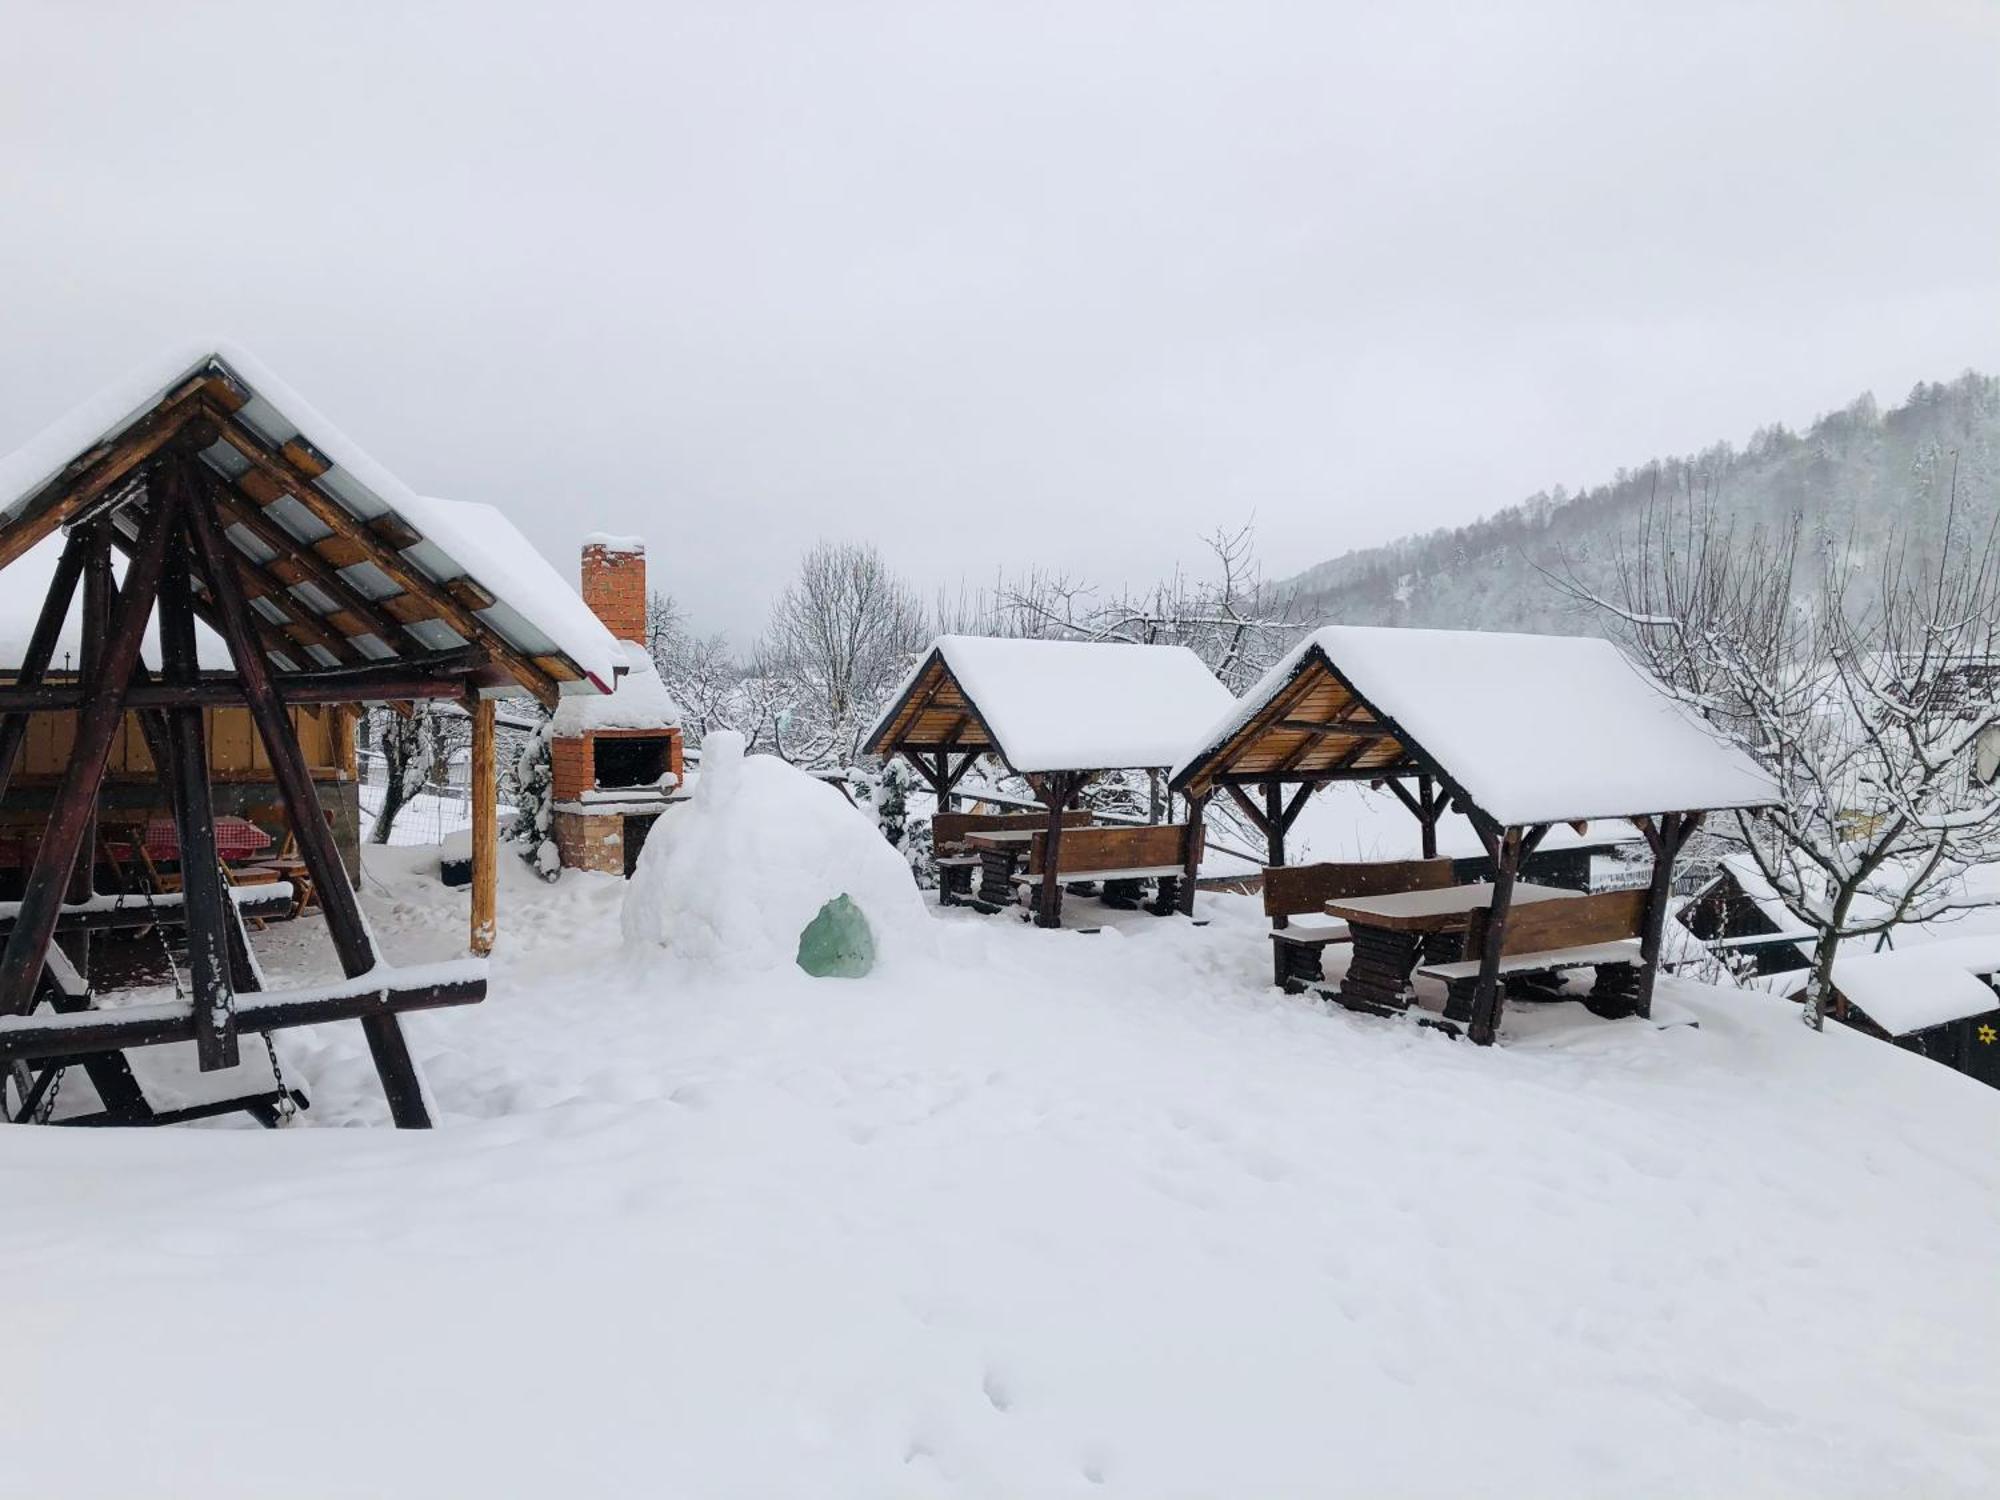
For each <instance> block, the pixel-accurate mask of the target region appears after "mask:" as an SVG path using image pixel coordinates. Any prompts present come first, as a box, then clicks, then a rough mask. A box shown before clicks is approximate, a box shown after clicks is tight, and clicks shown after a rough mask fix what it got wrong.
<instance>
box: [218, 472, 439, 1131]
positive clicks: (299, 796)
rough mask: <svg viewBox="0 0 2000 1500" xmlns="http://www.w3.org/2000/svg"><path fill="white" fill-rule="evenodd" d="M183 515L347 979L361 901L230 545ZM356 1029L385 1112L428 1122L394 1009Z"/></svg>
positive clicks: (413, 1123) (364, 934)
mask: <svg viewBox="0 0 2000 1500" xmlns="http://www.w3.org/2000/svg"><path fill="white" fill-rule="evenodd" d="M188 519H189V522H190V526H189V529H190V531H191V533H192V535H193V537H194V544H195V550H196V552H197V553H198V554H199V555H200V558H201V564H202V573H203V575H204V577H205V578H206V579H207V581H208V587H209V592H210V595H211V597H213V599H214V600H215V605H216V616H217V619H218V621H219V622H220V624H221V625H222V627H223V629H222V634H223V638H224V640H225V641H226V642H227V643H228V646H229V654H230V657H231V659H232V660H233V661H234V663H235V665H236V670H237V672H238V673H239V674H240V675H241V677H242V687H243V698H244V701H245V703H247V704H248V705H249V709H250V717H251V719H252V721H253V722H254V723H255V724H256V725H257V733H258V736H259V737H260V738H261V739H262V740H263V741H264V750H265V753H266V754H267V755H268V756H269V757H270V760H271V771H272V774H273V777H274V779H275V780H276V781H277V783H278V788H279V791H280V793H281V795H282V796H283V798H284V802H285V808H286V811H287V813H288V814H289V815H290V818H291V824H292V833H293V836H294V837H295V838H297V840H298V844H299V855H300V857H301V858H303V859H304V860H305V862H306V870H307V872H308V873H309V874H310V875H311V876H312V879H313V885H314V887H315V889H316V890H317V891H318V893H319V900H320V910H321V911H322V913H323V914H324V915H325V917H326V928H327V934H328V936H330V937H331V938H332V939H333V948H334V952H335V954H337V955H338V957H339V959H340V967H341V972H342V973H344V974H346V975H347V977H348V978H350V979H352V978H354V977H355V976H357V975H360V974H365V973H367V972H368V971H369V970H370V969H372V968H374V967H375V965H376V954H375V943H374V940H373V939H372V938H371V937H370V936H369V933H368V924H367V923H366V922H365V921H364V920H363V919H362V916H361V903H360V901H359V899H358V898H357V897H356V896H355V894H354V886H353V883H352V882H351V881H349V880H348V878H347V867H346V866H345V865H343V864H342V863H341V862H340V850H339V848H338V847H337V846H336V845H335V843H334V841H333V830H332V829H331V828H329V827H328V826H327V822H326V818H325V816H324V815H323V814H322V813H321V811H320V805H319V795H318V793H317V792H316V791H315V790H314V789H313V783H312V772H311V771H310V770H309V769H308V768H307V766H306V761H305V755H304V753H303V752H302V751H301V750H300V749H299V741H298V736H297V735H296V734H295V733H294V732H293V729H292V721H291V717H290V716H289V715H288V714H287V713H286V711H285V705H284V703H283V701H282V700H281V699H280V698H279V696H278V692H277V689H276V687H274V686H273V684H272V682H271V673H270V669H269V667H268V666H267V665H266V663H265V660H264V654H263V652H262V651H261V650H260V649H259V648H258V644H257V637H256V632H255V630H254V628H253V627H252V625H251V621H250V607H249V604H248V603H247V602H246V601H245V599H244V597H243V590H242V585H241V583H240V582H239V581H238V579H237V576H236V572H235V570H234V569H233V568H232V567H231V566H230V565H229V558H228V553H227V551H226V548H227V546H228V544H227V543H226V542H224V541H223V539H222V534H221V532H220V530H219V529H218V528H217V527H216V524H215V522H214V520H213V519H212V518H211V517H210V516H209V514H208V512H207V509H206V508H205V507H204V506H202V505H199V504H197V505H194V506H191V507H190V508H189V516H188ZM361 1028H362V1031H363V1033H364V1034H365V1035H366V1036H367V1038H368V1051H369V1053H370V1054H371V1055H372V1056H373V1058H374V1060H375V1071H376V1073H377V1075H378V1076H379V1077H380V1078H381V1080H382V1092H383V1093H384V1094H385V1095H387V1096H388V1100H389V1115H390V1118H391V1119H393V1120H394V1121H395V1123H396V1125H397V1126H398V1127H399V1128H402V1129H426V1128H428V1127H429V1125H430V1123H431V1119H430V1109H429V1106H428V1105H427V1104H426V1103H425V1102H424V1090H423V1082H422V1080H421V1079H419V1078H418V1076H417V1067H416V1063H415V1062H414V1061H413V1060H412V1059H411V1057H410V1049H409V1044H408V1043H407V1042H406V1041H405V1040H404V1039H403V1032H402V1028H401V1027H400V1026H399V1025H398V1024H397V1022H396V1017H395V1015H394V1013H393V1012H388V1013H377V1014H370V1015H367V1016H364V1017H362V1020H361Z"/></svg>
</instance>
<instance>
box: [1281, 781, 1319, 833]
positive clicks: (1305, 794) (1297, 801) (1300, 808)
mask: <svg viewBox="0 0 2000 1500" xmlns="http://www.w3.org/2000/svg"><path fill="white" fill-rule="evenodd" d="M1313 791H1314V788H1313V785H1312V783H1311V782H1307V783H1306V784H1305V785H1304V786H1301V787H1300V788H1299V789H1298V790H1297V791H1295V792H1293V793H1292V800H1291V801H1290V802H1288V803H1286V804H1285V811H1284V815H1283V816H1282V817H1281V818H1280V819H1279V820H1278V829H1279V831H1280V832H1282V833H1290V832H1291V831H1292V825H1293V824H1294V823H1296V822H1298V820H1299V814H1300V813H1302V812H1304V811H1305V809H1306V801H1307V799H1308V798H1310V797H1311V796H1312V794H1313Z"/></svg>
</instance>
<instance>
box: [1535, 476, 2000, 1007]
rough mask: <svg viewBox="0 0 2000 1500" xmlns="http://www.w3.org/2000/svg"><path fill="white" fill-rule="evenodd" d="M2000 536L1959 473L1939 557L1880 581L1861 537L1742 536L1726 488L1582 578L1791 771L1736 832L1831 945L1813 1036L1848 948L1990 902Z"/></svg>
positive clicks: (1997, 854) (1675, 514)
mask: <svg viewBox="0 0 2000 1500" xmlns="http://www.w3.org/2000/svg"><path fill="white" fill-rule="evenodd" d="M1995 527H2000V520H1996V522H1995V523H1994V526H1993V527H1989V528H1988V529H1987V530H1986V531H1985V533H1984V534H1983V535H1979V534H1976V533H1973V534H1968V531H1967V528H1966V525H1965V521H1964V517H1963V516H1962V515H1961V514H1960V512H1959V508H1958V499H1957V486H1956V482H1955V481H1954V484H1953V487H1952V495H1951V499H1950V502H1949V507H1948V512H1947V515H1946V518H1945V526H1944V545H1943V547H1942V548H1941V550H1939V551H1938V552H1937V553H1936V554H1935V556H1934V558H1930V559H1918V558H1916V557H1914V556H1913V553H1912V549H1911V548H1909V547H1908V546H1906V545H1904V544H1903V543H1902V542H1901V541H1892V542H1891V543H1890V544H1889V545H1888V546H1887V547H1886V548H1884V549H1883V550H1882V552H1881V553H1880V555H1879V557H1878V559H1877V560H1876V565H1875V569H1874V572H1873V573H1872V574H1870V573H1868V572H1867V571H1866V569H1865V568H1864V567H1862V566H1860V565H1858V564H1857V563H1856V560H1855V549H1854V547H1853V546H1852V544H1851V539H1847V538H1829V537H1814V536H1810V535H1808V533H1807V531H1806V529H1805V527H1804V525H1803V523H1802V521H1801V520H1800V518H1798V517H1796V516H1794V517H1793V518H1792V520H1791V521H1790V523H1789V524H1788V525H1787V526H1785V527H1783V528H1782V529H1779V530H1776V531H1773V530H1769V529H1766V528H1764V527H1753V528H1750V529H1748V530H1746V531H1739V530H1738V529H1737V528H1736V527H1734V526H1733V525H1731V524H1730V523H1729V522H1728V521H1726V520H1725V519H1724V518H1723V517H1722V516H1721V514H1720V512H1719V510H1718V508H1717V506H1716V504H1715V503H1714V499H1713V497H1712V496H1711V497H1706V498H1703V499H1700V500H1694V499H1688V500H1684V501H1680V502H1673V503H1667V504H1664V505H1658V504H1656V505H1655V506H1654V508H1653V509H1651V510H1650V511H1649V513H1648V514H1647V516H1646V517H1645V519H1644V521H1643V523H1642V525H1641V526H1640V528H1639V530H1638V532H1637V534H1636V536H1635V538H1634V539H1633V540H1632V542H1631V543H1630V544H1629V545H1628V546H1627V547H1625V548H1624V549H1623V550H1621V552H1620V554H1619V555H1618V557H1617V558H1616V561H1615V577H1616V580H1617V583H1616V587H1615V589H1614V590H1613V591H1612V595H1613V596H1612V597H1609V598H1607V597H1603V596H1601V595H1598V594H1594V593H1591V592H1590V591H1588V590H1587V589H1585V588H1584V587H1583V586H1582V585H1581V584H1579V583H1578V582H1576V580H1575V576H1574V573H1572V574H1571V575H1570V578H1569V579H1568V580H1567V582H1566V583H1565V586H1566V587H1567V588H1568V589H1569V590H1570V592H1571V593H1572V594H1573V595H1575V596H1576V597H1578V598H1581V599H1584V600H1585V601H1586V602H1588V603H1589V604H1590V605H1592V606H1593V607H1595V608H1596V609H1598V610H1600V611H1602V612H1603V613H1604V614H1605V615H1607V616H1608V617H1609V618H1610V619H1611V620H1612V621H1613V622H1614V623H1615V625H1616V626H1617V628H1618V630H1619V633H1620V634H1621V635H1622V636H1623V637H1624V639H1625V640H1626V641H1627V642H1628V643H1629V645H1630V646H1631V648H1632V649H1633V650H1634V652H1635V654H1636V655H1637V657H1638V658H1639V660H1640V661H1641V662H1643V663H1644V665H1645V666H1646V667H1647V668H1648V669H1650V670H1651V671H1652V673H1653V674H1654V675H1655V676H1656V677H1658V678H1659V679H1660V680H1661V681H1662V682H1663V683H1665V684H1666V685H1667V687H1668V689H1669V691H1670V692H1672V693H1673V695H1674V696H1675V697H1677V698H1678V699H1679V700H1680V701H1681V702H1683V703H1684V704H1686V705H1688V706H1689V707H1691V708H1693V709H1694V710H1696V711H1697V712H1699V713H1700V714H1701V715H1702V716H1704V717H1705V718H1707V719H1708V720H1709V721H1710V722H1711V723H1713V724H1715V725H1716V726H1718V727H1719V728H1721V729H1722V730H1724V731H1725V732H1727V733H1728V734H1730V735H1731V736H1732V737H1734V738H1735V739H1736V740H1738V741H1739V742H1740V743H1741V744H1743V745H1744V746H1745V747H1746V748H1747V749H1748V750H1749V751H1750V752H1751V753H1752V754H1753V755H1754V756H1756V758H1757V759H1758V760H1759V761H1760V762H1761V763H1762V764H1763V765H1764V766H1765V767H1766V768H1767V769H1768V770H1769V771H1770V772H1771V773H1772V775H1773V776H1774V777H1775V779H1776V780H1777V783H1778V786H1779V789H1780V791H1781V793H1782V796H1783V804H1782V805H1781V806H1780V807H1778V808H1776V809H1774V810H1772V811H1770V812H1769V813H1766V814H1763V815H1761V816H1757V817H1751V816H1748V815H1744V814H1738V815H1737V817H1736V819H1735V828H1734V830H1733V834H1732V841H1733V842H1735V843H1738V844H1740V846H1741V847H1742V849H1744V850H1745V851H1747V852H1748V854H1749V856H1750V858H1751V859H1752V860H1754V861H1755V863H1756V866H1757V868H1758V870H1759V871H1760V872H1762V874H1763V876H1764V878H1765V879H1766V880H1767V881H1768V882H1769V883H1770V885H1771V886H1772V888H1773V889H1774V890H1775V891H1776V892H1777V893H1778V896H1779V898H1780V899H1781V900H1782V901H1783V902H1784V904H1785V907H1786V909H1787V910H1788V911H1789V912H1790V913H1791V915H1792V916H1793V918H1795V919H1796V920H1797V921H1798V922H1799V923H1800V925H1801V927H1803V928H1805V929H1808V930H1810V931H1811V932H1812V933H1813V934H1814V945H1813V961H1812V969H1811V974H1810V978H1809V980H1808V982H1807V987H1806V994H1805V1019H1806V1022H1807V1024H1809V1025H1811V1026H1813V1027H1815V1028H1817V1027H1819V1026H1820V1025H1821V1024H1822V1019H1823V1016H1824V1012H1825V1007H1826V1005H1827V1003H1828V1001H1829V1000H1830V998H1831V994H1832V985H1831V975H1832V970H1833V963H1834V959H1835V957H1836V956H1837V954H1838V953H1839V951H1840V947H1841V945H1842V944H1843V943H1844V942H1848V941H1850V940H1853V939H1858V938H1868V937H1881V936H1883V935H1887V934H1891V933H1893V932H1894V930H1895V929H1896V928H1897V927H1899V926H1902V925H1904V924H1907V923H1915V922H1926V921H1932V920H1936V919H1937V918H1939V917H1942V916H1945V915H1947V914H1949V913H1951V912H1953V911H1954V910H1957V909H1961V908H1964V907H1967V906H1973V905H1985V904H1990V898H1985V899H1982V898H1981V897H1979V896H1977V895H1976V894H1974V893H1972V892H1970V891H1968V889H1967V885H1966V880H1965V876H1966V874H1967V872H1968V871H1970V870H1971V869H1972V868H1974V867H1975V866H1978V865H1983V864H1990V863H1993V862H1995V861H1996V860H2000V797H1996V796H1995V793H1994V789H1993V788H1992V787H1990V786H1988V785H1983V784H1981V782H1980V780H1979V778H1977V777H1976V776H1975V775H1974V774H1973V765H1972V763H1973V747H1974V745H1975V742H1976V741H1977V740H1978V739H1979V737H1980V736H1981V734H1982V733H1984V732H1985V731H1987V730H1988V729H1990V728H1991V727H1992V726H1994V725H1995V724H1996V723H2000V699H1996V694H1995V693H1994V692H1993V691H1992V690H1991V689H1992V685H1993V681H1994V677H1993V668H1994V667H1995V665H1996V657H1997V656H2000V649H1997V648H2000V534H1996V530H1995ZM1864 589H1865V590H1866V592H1867V593H1868V595H1869V597H1862V594H1863V591H1864ZM1969 689H1970V690H1969Z"/></svg>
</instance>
